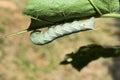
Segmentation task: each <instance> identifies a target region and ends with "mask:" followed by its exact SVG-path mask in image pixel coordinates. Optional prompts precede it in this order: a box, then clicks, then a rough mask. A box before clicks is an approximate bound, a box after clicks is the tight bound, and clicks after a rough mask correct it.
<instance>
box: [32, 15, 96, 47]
mask: <svg viewBox="0 0 120 80" xmlns="http://www.w3.org/2000/svg"><path fill="white" fill-rule="evenodd" d="M94 22H95V19H94V17H92V18H90V19H87V20H82V21H81V20H79V21H73V22H71V23H64V24H60V25H54V26H52V27H51V28H49V29H48V30H47V31H46V32H40V31H39V30H35V31H33V32H32V33H31V34H30V39H31V41H32V42H33V43H34V44H37V45H43V44H46V43H49V42H51V41H53V40H54V39H56V38H59V37H62V36H64V35H68V34H72V33H75V32H79V31H85V30H91V29H93V27H94Z"/></svg>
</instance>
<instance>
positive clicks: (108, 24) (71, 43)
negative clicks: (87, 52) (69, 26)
mask: <svg viewBox="0 0 120 80" xmlns="http://www.w3.org/2000/svg"><path fill="white" fill-rule="evenodd" d="M26 2H27V0H0V80H120V57H117V58H99V59H97V60H95V61H92V62H91V63H89V64H88V65H87V66H86V67H84V68H83V69H82V70H81V71H77V70H76V69H74V68H73V67H72V66H71V65H60V62H61V61H62V60H63V59H64V56H65V55H66V54H68V53H71V52H72V51H73V50H75V49H78V48H79V47H81V46H84V45H88V44H99V45H103V46H116V45H120V23H119V22H120V19H102V18H98V19H96V23H95V30H91V31H86V32H83V33H75V34H71V35H68V36H65V37H63V38H59V39H57V40H55V41H53V42H51V43H49V44H46V45H43V46H38V45H34V44H32V43H31V41H30V40H29V34H30V33H29V32H28V33H25V34H22V35H19V36H16V37H12V38H3V37H4V36H5V35H8V34H11V33H14V32H17V31H21V30H24V29H26V28H28V26H29V24H30V19H29V18H28V17H27V16H25V15H23V14H22V9H23V8H24V7H25V5H26Z"/></svg>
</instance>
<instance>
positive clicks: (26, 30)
mask: <svg viewBox="0 0 120 80" xmlns="http://www.w3.org/2000/svg"><path fill="white" fill-rule="evenodd" d="M28 31H29V30H28V29H25V30H22V31H19V32H16V33H12V34H9V35H7V36H5V37H6V38H9V37H14V36H17V35H20V34H23V33H26V32H28Z"/></svg>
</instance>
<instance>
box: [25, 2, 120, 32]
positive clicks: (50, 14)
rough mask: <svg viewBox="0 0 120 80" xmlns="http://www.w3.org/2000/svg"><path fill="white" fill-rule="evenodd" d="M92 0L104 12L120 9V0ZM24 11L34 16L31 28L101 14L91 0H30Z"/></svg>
mask: <svg viewBox="0 0 120 80" xmlns="http://www.w3.org/2000/svg"><path fill="white" fill-rule="evenodd" d="M92 1H93V3H94V4H95V6H96V7H97V8H98V9H99V10H100V11H101V13H102V14H107V13H111V12H115V11H118V10H119V0H92ZM23 13H24V14H25V15H28V16H30V17H31V18H32V19H31V25H30V26H29V29H31V30H32V29H37V28H41V27H48V26H50V25H53V24H57V23H58V24H59V23H60V22H67V21H69V20H73V19H84V18H87V17H91V16H94V17H96V16H100V14H99V13H98V12H97V11H96V10H95V8H94V7H93V6H92V5H91V4H90V2H89V0H28V4H27V6H26V7H25V9H24V10H23Z"/></svg>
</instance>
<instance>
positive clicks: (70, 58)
mask: <svg viewBox="0 0 120 80" xmlns="http://www.w3.org/2000/svg"><path fill="white" fill-rule="evenodd" d="M118 56H120V46H106V47H104V46H101V45H97V44H91V45H87V46H82V47H80V48H79V49H78V50H76V51H74V52H72V53H69V54H66V55H65V57H64V60H63V61H61V62H60V64H61V65H67V64H71V65H72V66H73V68H75V69H76V70H78V71H80V70H81V69H83V68H84V67H85V66H86V65H87V64H88V63H90V62H91V61H93V60H96V59H98V58H100V57H104V58H107V57H118Z"/></svg>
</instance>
